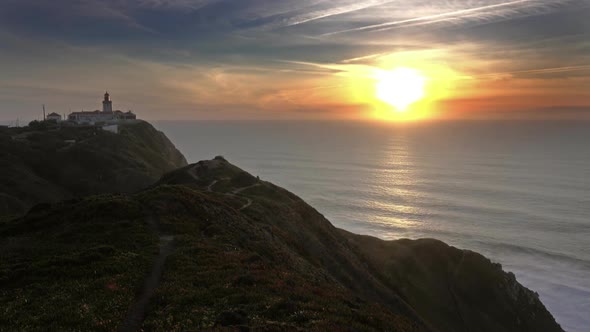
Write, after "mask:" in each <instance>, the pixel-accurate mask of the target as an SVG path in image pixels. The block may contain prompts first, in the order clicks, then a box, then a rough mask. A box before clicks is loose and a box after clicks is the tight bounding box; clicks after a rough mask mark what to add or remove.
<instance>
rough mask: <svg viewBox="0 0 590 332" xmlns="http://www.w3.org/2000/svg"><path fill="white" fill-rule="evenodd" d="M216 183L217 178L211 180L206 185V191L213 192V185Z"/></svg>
mask: <svg viewBox="0 0 590 332" xmlns="http://www.w3.org/2000/svg"><path fill="white" fill-rule="evenodd" d="M216 183H217V180H213V182H211V183H210V184H209V185H208V186H207V191H209V192H213V186H214V185H215V184H216Z"/></svg>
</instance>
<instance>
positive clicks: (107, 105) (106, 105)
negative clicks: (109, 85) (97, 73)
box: [102, 91, 113, 113]
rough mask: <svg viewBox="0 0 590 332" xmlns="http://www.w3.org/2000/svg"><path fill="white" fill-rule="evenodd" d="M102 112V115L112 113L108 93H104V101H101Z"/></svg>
mask: <svg viewBox="0 0 590 332" xmlns="http://www.w3.org/2000/svg"><path fill="white" fill-rule="evenodd" d="M102 111H103V112H104V113H113V102H112V101H111V98H110V96H109V92H108V91H107V92H105V94H104V100H103V101H102Z"/></svg>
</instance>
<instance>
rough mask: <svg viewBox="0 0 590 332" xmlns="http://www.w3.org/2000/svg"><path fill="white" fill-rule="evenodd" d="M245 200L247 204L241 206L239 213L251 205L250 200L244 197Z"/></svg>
mask: <svg viewBox="0 0 590 332" xmlns="http://www.w3.org/2000/svg"><path fill="white" fill-rule="evenodd" d="M245 198H246V199H247V200H248V202H247V203H246V204H244V205H243V206H242V207H241V208H240V211H242V210H243V209H246V208H247V207H249V206H250V205H252V200H251V199H249V198H248V197H245Z"/></svg>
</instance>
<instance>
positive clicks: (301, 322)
mask: <svg viewBox="0 0 590 332" xmlns="http://www.w3.org/2000/svg"><path fill="white" fill-rule="evenodd" d="M154 220H156V221H157V222H156V223H155V224H154V222H153V221H154ZM162 234H168V235H170V236H172V237H173V246H172V248H173V249H172V252H171V254H170V256H169V257H168V259H167V260H166V261H165V265H164V270H163V275H162V277H161V280H159V283H158V284H157V287H154V289H153V290H152V291H153V296H151V297H150V298H149V301H148V303H149V305H148V306H147V307H146V308H145V320H142V321H143V323H142V326H143V329H144V330H147V331H185V330H200V329H214V328H220V327H234V328H241V329H244V328H246V327H247V328H254V329H257V330H317V331H327V330H351V331H373V330H387V331H449V332H450V331H490V332H491V331H561V328H560V327H559V325H557V323H556V322H555V321H554V319H553V317H552V316H551V314H550V313H549V312H548V311H547V310H546V309H545V307H544V306H543V304H542V303H541V302H540V301H539V299H538V298H537V297H536V296H535V294H534V293H532V292H531V291H529V290H527V289H526V288H524V287H523V286H521V285H520V284H518V282H516V280H515V279H514V276H513V275H512V274H509V273H506V272H504V271H502V270H501V268H500V266H499V265H497V264H493V263H492V262H490V261H489V260H487V259H486V258H484V257H483V256H481V255H478V254H476V253H473V252H470V251H464V250H459V249H456V248H453V247H449V246H447V245H445V244H444V243H442V242H439V241H436V240H417V241H410V240H399V241H381V240H378V239H375V238H371V237H365V236H359V235H354V234H351V233H348V232H345V231H343V230H339V229H337V228H335V227H334V226H332V225H331V224H330V222H329V221H328V220H326V219H325V218H324V217H323V216H322V215H321V214H320V213H318V212H317V211H316V210H314V209H313V208H312V207H310V206H309V205H307V204H306V203H305V202H304V201H302V200H301V199H300V198H298V197H297V196H295V195H293V194H292V193H290V192H288V191H286V190H284V189H282V188H279V187H277V186H275V185H273V184H271V183H269V182H265V181H261V180H259V179H257V178H255V177H253V176H251V175H250V174H248V173H246V172H244V171H242V170H241V169H239V168H237V167H235V166H233V165H231V164H229V163H228V162H227V161H225V160H224V159H223V158H216V159H215V160H212V161H203V162H199V163H197V164H194V165H189V166H186V167H183V168H181V169H179V170H177V171H174V172H171V173H169V174H167V175H166V176H164V177H163V178H162V179H161V181H160V182H159V183H158V184H157V185H154V186H152V187H151V188H150V189H147V190H144V191H141V192H139V193H136V194H132V195H117V196H113V195H107V196H104V195H103V196H95V197H90V198H86V199H81V200H76V201H70V202H64V203H58V204H53V205H51V206H39V207H38V208H36V209H34V210H33V211H31V212H30V213H29V214H28V215H27V216H25V217H23V218H21V219H18V220H13V221H10V222H3V223H0V238H2V239H3V241H2V243H3V247H2V248H0V249H2V250H1V251H0V252H1V254H0V255H1V257H0V258H1V259H0V264H1V266H0V271H2V274H1V275H0V289H1V290H2V291H1V294H0V301H1V302H2V303H3V304H6V305H5V308H6V309H5V310H4V311H0V330H3V329H17V330H36V329H40V328H44V327H46V326H51V327H52V328H55V329H56V330H73V329H76V328H77V327H80V329H81V330H88V329H92V330H104V331H112V330H116V329H117V327H118V326H120V325H121V323H122V322H123V321H124V320H125V317H126V316H127V312H128V311H129V308H133V306H134V304H133V303H134V302H135V301H134V298H137V297H139V298H141V297H142V295H143V294H145V287H142V285H143V283H144V277H145V276H147V275H149V274H150V273H148V271H149V269H150V268H149V266H150V262H153V261H154V258H155V256H156V255H157V254H158V249H157V248H158V237H159V238H160V239H162ZM64 303H65V305H64ZM80 308H82V309H80ZM46 324H51V325H46Z"/></svg>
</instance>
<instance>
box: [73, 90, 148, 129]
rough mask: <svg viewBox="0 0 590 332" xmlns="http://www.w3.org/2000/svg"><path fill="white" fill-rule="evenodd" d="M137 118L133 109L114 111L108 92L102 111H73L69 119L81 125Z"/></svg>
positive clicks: (105, 95)
mask: <svg viewBox="0 0 590 332" xmlns="http://www.w3.org/2000/svg"><path fill="white" fill-rule="evenodd" d="M135 119H137V116H136V115H135V114H134V113H133V112H131V111H128V112H121V111H119V110H117V111H114V112H113V102H112V101H111V99H110V95H109V93H108V92H106V93H105V94H104V100H103V101H102V112H101V111H99V110H96V111H94V112H73V113H70V115H68V120H70V121H73V122H76V123H77V124H81V125H95V124H99V123H103V124H112V123H117V122H119V121H122V120H135Z"/></svg>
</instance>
